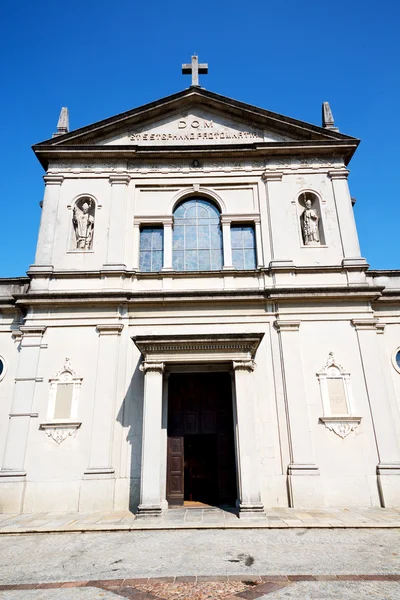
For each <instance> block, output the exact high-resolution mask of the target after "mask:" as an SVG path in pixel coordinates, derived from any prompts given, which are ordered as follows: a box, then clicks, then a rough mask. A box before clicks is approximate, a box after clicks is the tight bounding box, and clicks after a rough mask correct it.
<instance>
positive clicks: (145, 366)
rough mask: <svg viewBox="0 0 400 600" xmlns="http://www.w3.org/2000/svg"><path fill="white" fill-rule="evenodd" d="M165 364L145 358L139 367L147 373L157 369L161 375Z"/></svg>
mask: <svg viewBox="0 0 400 600" xmlns="http://www.w3.org/2000/svg"><path fill="white" fill-rule="evenodd" d="M164 368H165V364H164V363H163V362H151V361H148V360H144V361H143V362H142V364H141V365H140V367H139V369H140V370H141V371H142V372H143V373H144V374H146V373H147V372H148V371H155V372H157V373H160V375H161V374H162V373H163V372H164Z"/></svg>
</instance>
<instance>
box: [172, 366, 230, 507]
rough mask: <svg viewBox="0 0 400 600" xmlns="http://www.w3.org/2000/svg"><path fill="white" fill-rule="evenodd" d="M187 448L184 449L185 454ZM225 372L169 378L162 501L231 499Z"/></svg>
mask: <svg viewBox="0 0 400 600" xmlns="http://www.w3.org/2000/svg"><path fill="white" fill-rule="evenodd" d="M185 449H186V450H185ZM236 496H237V492H236V468H235V450H234V437H233V412H232V392H231V380H230V375H229V373H188V374H186V373H185V374H171V375H170V377H169V392H168V460H167V500H168V502H169V503H170V504H175V505H177V504H178V505H179V504H180V505H182V504H183V502H184V500H195V501H199V502H207V503H210V504H226V503H232V502H234V501H235V500H236Z"/></svg>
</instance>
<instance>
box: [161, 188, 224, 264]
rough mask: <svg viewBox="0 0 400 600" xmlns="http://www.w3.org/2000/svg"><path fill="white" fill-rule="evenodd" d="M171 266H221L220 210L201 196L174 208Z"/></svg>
mask: <svg viewBox="0 0 400 600" xmlns="http://www.w3.org/2000/svg"><path fill="white" fill-rule="evenodd" d="M172 263H173V268H174V269H175V270H176V271H218V270H220V269H222V264H223V259H222V232H221V225H220V212H219V210H218V209H217V208H216V207H215V206H214V205H213V204H211V202H208V200H205V199H204V198H191V199H190V200H186V201H185V202H182V204H179V206H178V207H177V208H176V210H175V212H174V233H173V261H172Z"/></svg>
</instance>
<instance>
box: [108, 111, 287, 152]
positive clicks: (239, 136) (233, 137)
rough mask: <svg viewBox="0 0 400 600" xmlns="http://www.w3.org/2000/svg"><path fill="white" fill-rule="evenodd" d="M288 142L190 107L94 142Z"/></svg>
mask: <svg viewBox="0 0 400 600" xmlns="http://www.w3.org/2000/svg"><path fill="white" fill-rule="evenodd" d="M284 141H287V142H291V141H296V140H295V139H294V138H293V137H291V136H289V135H287V134H285V135H282V134H280V133H278V132H277V131H273V130H272V129H271V128H263V127H262V124H258V123H257V124H256V123H253V122H248V121H247V122H246V121H240V120H238V119H234V118H232V117H231V116H230V115H221V114H219V113H218V112H215V111H210V110H206V109H204V108H203V107H202V106H199V105H198V106H192V107H190V108H187V109H186V110H185V109H184V110H179V111H177V113H176V114H174V115H169V116H168V117H166V118H164V119H159V120H156V121H153V122H149V123H143V124H141V125H139V126H135V127H132V128H130V129H128V130H127V131H126V132H124V133H121V132H119V133H117V134H116V135H113V136H111V137H109V138H106V139H102V140H99V141H98V142H97V144H98V145H117V146H119V145H125V144H135V145H140V146H165V145H172V146H175V145H196V144H199V145H204V144H205V143H211V144H235V143H241V144H252V143H254V142H284Z"/></svg>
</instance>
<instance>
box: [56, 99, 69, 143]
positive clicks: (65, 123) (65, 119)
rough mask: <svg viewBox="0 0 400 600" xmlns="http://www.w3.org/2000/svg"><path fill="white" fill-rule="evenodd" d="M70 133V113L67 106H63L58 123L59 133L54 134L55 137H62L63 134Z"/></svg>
mask: <svg viewBox="0 0 400 600" xmlns="http://www.w3.org/2000/svg"><path fill="white" fill-rule="evenodd" d="M68 132H69V112H68V108H67V107H66V106H63V107H62V109H61V112H60V116H59V118H58V123H57V132H56V133H54V134H53V137H56V136H57V135H62V134H63V133H68Z"/></svg>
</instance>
